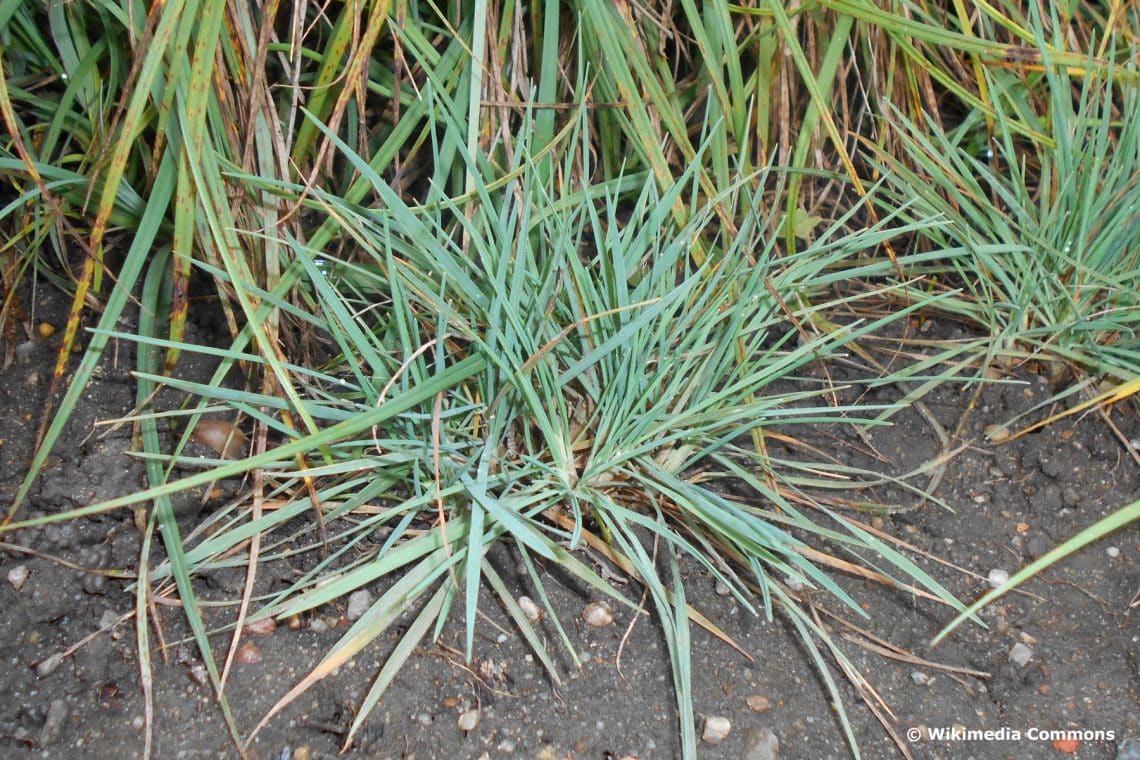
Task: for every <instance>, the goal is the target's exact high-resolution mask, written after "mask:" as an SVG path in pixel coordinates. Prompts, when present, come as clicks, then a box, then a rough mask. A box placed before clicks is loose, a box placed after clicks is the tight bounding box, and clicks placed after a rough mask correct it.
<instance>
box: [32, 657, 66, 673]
mask: <svg viewBox="0 0 1140 760" xmlns="http://www.w3.org/2000/svg"><path fill="white" fill-rule="evenodd" d="M62 662H63V655H62V654H60V653H58V652H57V653H55V654H53V655H49V656H48V657H45V658H44V659H42V660H40V662H39V664H38V665H36V675H37V676H39V677H40V678H47V677H48V676H50V675H51V674H52V673H54V672H55V670H56V668H58V667H59V665H60V663H62Z"/></svg>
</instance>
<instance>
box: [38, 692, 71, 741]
mask: <svg viewBox="0 0 1140 760" xmlns="http://www.w3.org/2000/svg"><path fill="white" fill-rule="evenodd" d="M67 713H68V709H67V703H66V702H64V701H63V700H62V699H53V700H52V702H51V704H50V705H49V706H48V711H47V717H46V718H45V719H44V725H43V727H42V728H40V741H39V746H41V747H46V746H48V745H51V744H54V743H55V741H56V739H58V738H59V734H60V731H61V730H62V729H63V724H64V723H66V722H67Z"/></svg>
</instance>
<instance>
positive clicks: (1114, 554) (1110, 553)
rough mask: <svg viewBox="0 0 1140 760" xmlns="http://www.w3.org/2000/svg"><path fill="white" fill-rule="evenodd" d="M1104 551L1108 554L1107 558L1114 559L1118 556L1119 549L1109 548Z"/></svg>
mask: <svg viewBox="0 0 1140 760" xmlns="http://www.w3.org/2000/svg"><path fill="white" fill-rule="evenodd" d="M1105 551H1106V552H1107V553H1108V556H1110V557H1112V558H1113V559H1116V558H1117V557H1119V556H1120V549H1118V548H1117V547H1115V546H1110V547H1108V548H1107V549H1105Z"/></svg>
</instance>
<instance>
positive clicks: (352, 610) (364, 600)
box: [345, 588, 372, 620]
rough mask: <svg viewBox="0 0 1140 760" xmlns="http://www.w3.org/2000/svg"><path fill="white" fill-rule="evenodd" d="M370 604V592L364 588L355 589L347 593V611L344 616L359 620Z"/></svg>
mask: <svg viewBox="0 0 1140 760" xmlns="http://www.w3.org/2000/svg"><path fill="white" fill-rule="evenodd" d="M371 605H372V594H371V593H370V592H369V591H368V589H366V588H361V589H357V590H356V591H353V592H352V593H351V594H349V595H348V612H346V613H345V616H346V617H347V618H348V619H349V620H359V619H360V618H361V617H363V616H364V613H365V612H367V611H368V608H369V607H370V606H371Z"/></svg>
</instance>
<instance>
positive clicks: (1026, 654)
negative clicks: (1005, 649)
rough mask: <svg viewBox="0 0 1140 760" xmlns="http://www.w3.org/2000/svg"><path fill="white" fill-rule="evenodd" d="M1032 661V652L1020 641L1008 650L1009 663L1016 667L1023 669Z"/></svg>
mask: <svg viewBox="0 0 1140 760" xmlns="http://www.w3.org/2000/svg"><path fill="white" fill-rule="evenodd" d="M1031 659H1033V650H1032V649H1030V648H1029V647H1027V646H1026V645H1025V644H1022V643H1021V642H1020V641H1019V642H1017V643H1016V644H1014V645H1013V646H1012V647H1011V648H1010V650H1009V661H1010V662H1012V663H1013V664H1014V665H1017V666H1018V667H1021V668H1024V667H1025V666H1026V665H1028V664H1029V661H1030V660H1031Z"/></svg>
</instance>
